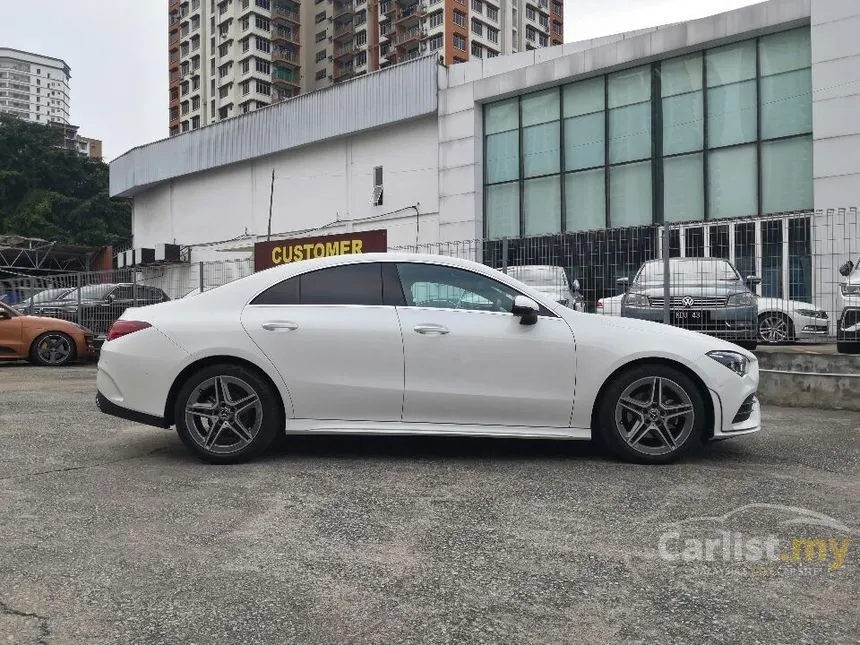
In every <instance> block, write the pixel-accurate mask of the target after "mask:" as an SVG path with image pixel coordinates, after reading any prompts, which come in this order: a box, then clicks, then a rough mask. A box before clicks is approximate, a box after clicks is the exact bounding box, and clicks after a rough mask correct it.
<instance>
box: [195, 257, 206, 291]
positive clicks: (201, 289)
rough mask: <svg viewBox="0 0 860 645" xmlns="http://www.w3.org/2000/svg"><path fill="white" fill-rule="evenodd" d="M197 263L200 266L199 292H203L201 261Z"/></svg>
mask: <svg viewBox="0 0 860 645" xmlns="http://www.w3.org/2000/svg"><path fill="white" fill-rule="evenodd" d="M197 265H198V266H199V267H200V293H203V289H204V288H205V287H204V286H203V262H198V263H197Z"/></svg>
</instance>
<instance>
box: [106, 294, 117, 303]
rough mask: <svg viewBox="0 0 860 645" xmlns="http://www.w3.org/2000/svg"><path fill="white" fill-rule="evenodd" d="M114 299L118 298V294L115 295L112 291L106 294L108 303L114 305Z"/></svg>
mask: <svg viewBox="0 0 860 645" xmlns="http://www.w3.org/2000/svg"><path fill="white" fill-rule="evenodd" d="M114 300H116V296H115V295H113V294H112V293H111V294H108V295H107V296H105V302H106V303H108V304H109V305H112V304H113V303H114Z"/></svg>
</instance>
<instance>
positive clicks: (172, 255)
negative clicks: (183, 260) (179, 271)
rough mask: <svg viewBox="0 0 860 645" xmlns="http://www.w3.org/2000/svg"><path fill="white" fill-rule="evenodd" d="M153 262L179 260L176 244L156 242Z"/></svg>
mask: <svg viewBox="0 0 860 645" xmlns="http://www.w3.org/2000/svg"><path fill="white" fill-rule="evenodd" d="M154 261H155V262H179V245H178V244H156V245H155V260H154Z"/></svg>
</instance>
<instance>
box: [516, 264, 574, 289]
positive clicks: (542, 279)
mask: <svg viewBox="0 0 860 645" xmlns="http://www.w3.org/2000/svg"><path fill="white" fill-rule="evenodd" d="M508 275H509V276H511V277H512V278H514V279H515V280H519V281H520V282H524V283H525V284H530V285H541V284H552V285H558V286H562V285H567V276H566V275H565V274H564V269H562V268H561V267H508Z"/></svg>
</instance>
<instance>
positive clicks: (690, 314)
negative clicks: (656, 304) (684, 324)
mask: <svg viewBox="0 0 860 645" xmlns="http://www.w3.org/2000/svg"><path fill="white" fill-rule="evenodd" d="M672 316H673V317H674V318H675V320H692V321H699V320H701V319H702V312H701V311H673V312H672Z"/></svg>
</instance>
